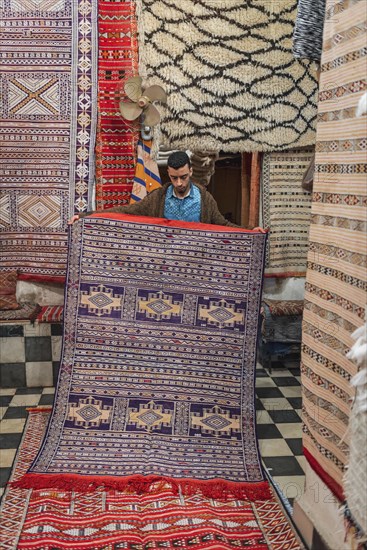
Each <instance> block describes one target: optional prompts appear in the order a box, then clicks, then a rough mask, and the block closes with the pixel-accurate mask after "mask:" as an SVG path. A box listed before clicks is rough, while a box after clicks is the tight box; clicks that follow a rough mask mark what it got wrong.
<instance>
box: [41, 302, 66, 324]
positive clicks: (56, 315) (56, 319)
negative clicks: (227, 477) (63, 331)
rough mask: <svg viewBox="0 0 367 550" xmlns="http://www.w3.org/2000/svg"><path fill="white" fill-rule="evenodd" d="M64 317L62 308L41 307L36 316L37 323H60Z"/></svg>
mask: <svg viewBox="0 0 367 550" xmlns="http://www.w3.org/2000/svg"><path fill="white" fill-rule="evenodd" d="M63 316H64V306H42V309H41V311H40V312H39V314H38V315H37V319H36V320H37V322H38V323H61V321H62V320H63Z"/></svg>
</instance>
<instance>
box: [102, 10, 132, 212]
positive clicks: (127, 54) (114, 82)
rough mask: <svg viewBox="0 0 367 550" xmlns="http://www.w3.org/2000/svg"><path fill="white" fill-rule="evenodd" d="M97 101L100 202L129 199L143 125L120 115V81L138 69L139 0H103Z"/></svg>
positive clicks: (114, 203) (119, 202) (117, 202)
mask: <svg viewBox="0 0 367 550" xmlns="http://www.w3.org/2000/svg"><path fill="white" fill-rule="evenodd" d="M98 25H99V34H98V57H99V59H98V61H99V68H98V107H99V109H98V110H99V122H98V129H97V147H96V207H97V210H106V209H108V208H111V207H113V206H119V205H123V204H129V200H130V194H131V189H132V185H133V179H134V174H135V162H136V159H135V156H136V153H135V150H136V146H137V141H138V131H137V128H138V126H137V125H136V124H135V123H131V122H129V123H128V122H126V121H124V120H123V119H122V118H121V115H120V112H119V110H118V102H117V101H116V89H117V86H118V83H119V81H125V80H126V79H127V78H129V77H130V76H134V75H136V74H137V72H138V45H137V25H136V15H135V2H131V1H127V2H125V1H119V0H117V1H115V2H110V1H105V0H99V1H98Z"/></svg>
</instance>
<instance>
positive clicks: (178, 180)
mask: <svg viewBox="0 0 367 550" xmlns="http://www.w3.org/2000/svg"><path fill="white" fill-rule="evenodd" d="M167 172H168V175H169V178H170V180H171V183H172V185H173V187H174V188H175V192H176V195H178V196H180V197H184V196H185V195H186V193H187V192H188V191H189V184H190V177H191V175H192V168H189V165H188V164H185V166H182V167H181V168H178V169H177V170H176V169H175V168H171V167H170V166H168V167H167Z"/></svg>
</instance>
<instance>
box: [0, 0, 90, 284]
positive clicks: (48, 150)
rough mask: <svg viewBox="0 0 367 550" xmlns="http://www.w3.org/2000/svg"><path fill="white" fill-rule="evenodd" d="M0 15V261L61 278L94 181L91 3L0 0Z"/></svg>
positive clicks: (28, 274) (30, 273)
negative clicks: (71, 233)
mask: <svg viewBox="0 0 367 550" xmlns="http://www.w3.org/2000/svg"><path fill="white" fill-rule="evenodd" d="M36 6H37V8H36ZM0 18H1V21H2V22H3V27H2V38H1V49H2V52H3V53H2V72H1V76H0V87H1V95H2V101H1V104H0V117H1V119H2V126H1V128H0V141H1V142H2V143H1V157H0V161H1V162H0V175H1V182H2V194H1V198H0V226H1V232H2V237H1V244H2V258H1V266H0V269H4V270H6V271H7V270H9V269H18V270H19V272H20V274H21V276H23V278H31V279H38V280H49V281H50V280H51V281H55V280H62V279H64V278H65V271H66V259H67V230H66V229H67V220H68V218H69V217H70V216H71V215H72V214H73V213H74V212H83V211H86V210H87V209H88V204H89V206H90V200H91V187H92V183H93V181H94V162H93V158H94V140H95V120H96V76H97V73H96V71H97V55H96V44H95V41H96V21H97V17H96V6H95V3H94V2H92V1H91V0H83V1H80V2H78V1H75V2H72V1H71V0H65V1H63V2H49V1H48V0H38V1H37V2H36V3H35V2H29V0H17V2H11V1H10V0H4V2H1V7H0Z"/></svg>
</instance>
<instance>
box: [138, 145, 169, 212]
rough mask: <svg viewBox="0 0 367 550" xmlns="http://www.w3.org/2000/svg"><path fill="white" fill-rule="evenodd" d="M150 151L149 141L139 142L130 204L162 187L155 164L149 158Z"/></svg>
mask: <svg viewBox="0 0 367 550" xmlns="http://www.w3.org/2000/svg"><path fill="white" fill-rule="evenodd" d="M151 149H152V142H151V140H148V141H144V140H139V142H138V156H137V161H136V169H135V176H134V184H133V188H132V191H131V196H130V204H132V203H134V202H138V201H141V200H142V199H143V198H144V197H146V196H147V194H148V193H151V192H152V191H154V189H158V187H160V186H161V185H162V182H161V178H160V175H159V170H158V165H157V162H156V161H155V160H154V159H152V157H151V156H150V152H151Z"/></svg>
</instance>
